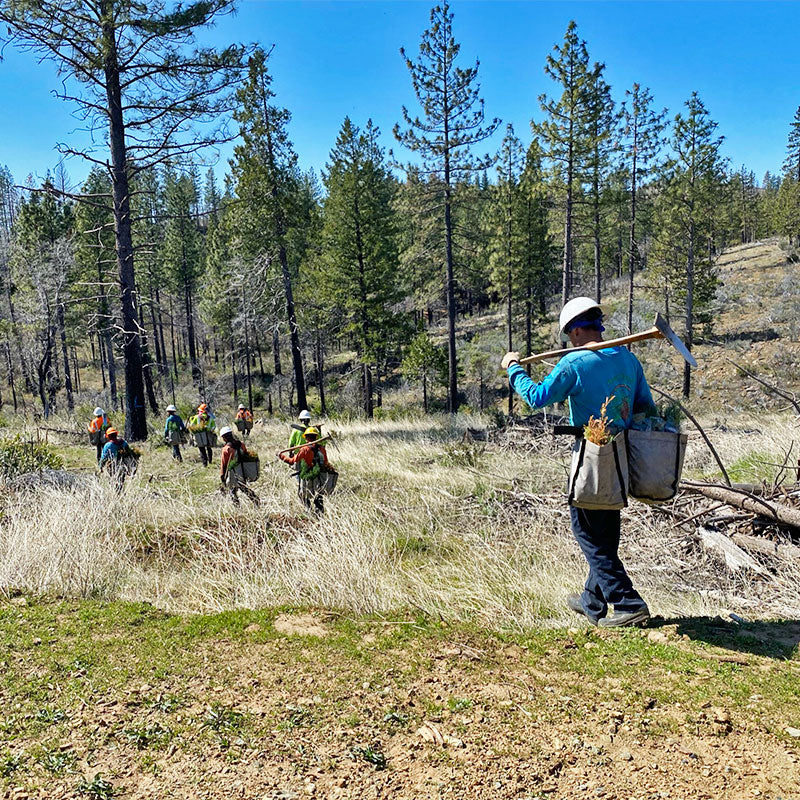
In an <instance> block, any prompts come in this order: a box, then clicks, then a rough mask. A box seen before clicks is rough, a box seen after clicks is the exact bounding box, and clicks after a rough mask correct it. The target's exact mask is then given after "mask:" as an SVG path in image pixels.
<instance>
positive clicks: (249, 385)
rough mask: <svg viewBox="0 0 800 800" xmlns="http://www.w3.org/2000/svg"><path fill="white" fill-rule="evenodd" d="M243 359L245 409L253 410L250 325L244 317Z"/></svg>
mask: <svg viewBox="0 0 800 800" xmlns="http://www.w3.org/2000/svg"><path fill="white" fill-rule="evenodd" d="M244 359H245V361H246V362H247V407H248V408H249V409H250V411H252V410H253V377H252V375H251V372H250V325H249V323H248V321H247V314H245V317H244Z"/></svg>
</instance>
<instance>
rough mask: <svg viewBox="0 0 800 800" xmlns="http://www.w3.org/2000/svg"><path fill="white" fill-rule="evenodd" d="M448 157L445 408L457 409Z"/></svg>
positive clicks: (446, 162)
mask: <svg viewBox="0 0 800 800" xmlns="http://www.w3.org/2000/svg"><path fill="white" fill-rule="evenodd" d="M450 206H451V196H450V159H449V154H448V155H446V156H445V200H444V230H445V246H446V253H447V268H446V276H445V280H446V292H447V410H448V411H449V412H450V413H451V414H455V413H456V411H458V361H457V359H456V282H455V277H454V273H453V223H452V219H451V215H450Z"/></svg>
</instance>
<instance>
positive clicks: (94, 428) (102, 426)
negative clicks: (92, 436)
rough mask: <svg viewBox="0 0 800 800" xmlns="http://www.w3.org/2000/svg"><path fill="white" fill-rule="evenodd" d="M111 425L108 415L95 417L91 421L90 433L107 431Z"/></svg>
mask: <svg viewBox="0 0 800 800" xmlns="http://www.w3.org/2000/svg"><path fill="white" fill-rule="evenodd" d="M110 427H111V423H110V422H109V421H108V417H107V416H102V417H95V418H94V419H93V420H92V421H91V422H90V423H89V433H105V432H106V431H107V430H108V429H109V428H110Z"/></svg>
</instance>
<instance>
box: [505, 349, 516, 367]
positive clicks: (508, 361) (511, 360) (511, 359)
mask: <svg viewBox="0 0 800 800" xmlns="http://www.w3.org/2000/svg"><path fill="white" fill-rule="evenodd" d="M512 364H519V353H518V352H516V351H515V350H510V351H509V352H508V353H506V354H505V355H504V356H503V360H502V361H501V362H500V366H501V367H502V368H503V369H508V368H509V367H510V366H511V365H512Z"/></svg>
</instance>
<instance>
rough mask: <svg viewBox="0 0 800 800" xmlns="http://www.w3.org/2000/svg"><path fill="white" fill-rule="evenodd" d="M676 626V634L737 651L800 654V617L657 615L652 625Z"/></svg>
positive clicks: (777, 655)
mask: <svg viewBox="0 0 800 800" xmlns="http://www.w3.org/2000/svg"><path fill="white" fill-rule="evenodd" d="M666 625H670V626H673V625H674V626H675V627H676V633H677V634H679V635H683V634H685V635H686V636H688V637H689V638H690V639H692V640H693V641H698V642H706V643H707V644H711V645H714V646H715V647H723V648H725V649H726V650H732V651H734V652H737V653H751V654H753V655H757V656H766V657H768V658H775V659H781V660H783V659H791V658H793V657H795V656H797V655H800V651H798V645H800V620H775V621H759V622H741V623H738V622H735V621H733V620H731V621H730V622H729V621H728V620H724V619H722V618H721V617H676V618H675V619H664V618H662V617H658V618H654V619H652V620H651V621H650V627H652V628H659V627H664V626H666Z"/></svg>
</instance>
